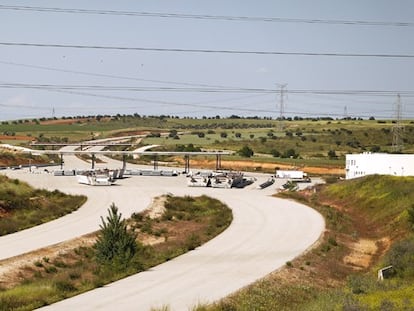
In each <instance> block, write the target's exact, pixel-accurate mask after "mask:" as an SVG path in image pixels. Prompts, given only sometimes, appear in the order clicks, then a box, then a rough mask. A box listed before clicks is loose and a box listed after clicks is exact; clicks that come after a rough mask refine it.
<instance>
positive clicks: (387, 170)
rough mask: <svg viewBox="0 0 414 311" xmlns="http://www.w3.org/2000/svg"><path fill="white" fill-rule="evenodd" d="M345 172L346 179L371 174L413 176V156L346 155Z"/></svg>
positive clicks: (366, 153)
mask: <svg viewBox="0 0 414 311" xmlns="http://www.w3.org/2000/svg"><path fill="white" fill-rule="evenodd" d="M345 171H346V179H352V178H358V177H362V176H365V175H373V174H379V175H393V176H414V154H388V153H370V152H364V153H360V154H347V155H346V167H345Z"/></svg>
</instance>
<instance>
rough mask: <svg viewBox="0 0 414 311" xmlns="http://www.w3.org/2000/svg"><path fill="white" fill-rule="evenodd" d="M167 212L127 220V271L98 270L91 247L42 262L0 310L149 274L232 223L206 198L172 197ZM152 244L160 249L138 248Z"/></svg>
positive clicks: (2, 299)
mask: <svg viewBox="0 0 414 311" xmlns="http://www.w3.org/2000/svg"><path fill="white" fill-rule="evenodd" d="M164 206H165V209H166V210H165V212H164V213H163V214H162V215H160V216H159V217H158V218H150V216H149V214H148V212H145V211H144V212H142V213H139V214H134V215H133V216H132V217H131V218H130V219H129V220H128V227H129V228H132V229H133V230H134V231H135V233H136V234H137V237H138V238H137V243H138V249H137V252H136V253H135V255H134V257H133V258H132V260H131V261H130V263H129V264H128V265H127V266H126V267H125V266H117V264H116V263H113V264H110V266H107V265H102V264H100V263H99V261H98V260H97V259H96V257H95V249H94V248H93V247H79V248H76V249H73V250H70V251H68V252H66V253H65V254H61V255H59V256H58V257H56V258H46V257H45V258H42V259H39V260H37V261H35V262H34V263H33V264H32V265H28V266H27V267H26V268H24V269H22V270H21V271H20V272H19V274H18V275H19V276H20V281H19V285H16V286H14V287H12V288H4V289H3V290H1V291H0V310H2V311H3V310H17V309H18V310H32V309H34V308H38V307H41V306H44V305H48V304H51V303H53V302H56V301H58V300H62V299H64V298H67V297H71V296H74V295H77V294H80V293H82V292H85V291H88V290H91V289H94V288H97V287H101V286H103V285H104V284H107V283H110V282H113V281H115V280H118V279H121V278H124V277H126V276H128V275H131V274H135V273H138V272H141V271H144V270H147V269H149V268H150V267H153V266H155V265H158V264H160V263H162V262H165V261H168V260H170V259H172V258H174V257H176V256H179V255H181V254H183V253H185V252H187V251H189V250H192V249H194V248H196V247H197V246H199V245H201V244H203V243H205V242H206V241H208V240H210V239H211V238H213V237H214V236H216V235H218V234H219V233H220V232H222V231H223V230H224V229H225V228H227V226H229V225H230V223H231V221H232V212H231V210H230V209H229V208H228V207H226V206H225V205H223V204H222V203H221V202H219V201H217V200H215V199H212V198H209V197H206V196H201V197H195V198H193V197H170V196H168V197H167V200H166V202H165V205H164ZM148 239H150V240H154V239H155V240H157V243H155V244H153V245H152V246H150V245H144V244H143V243H141V242H140V241H145V240H148Z"/></svg>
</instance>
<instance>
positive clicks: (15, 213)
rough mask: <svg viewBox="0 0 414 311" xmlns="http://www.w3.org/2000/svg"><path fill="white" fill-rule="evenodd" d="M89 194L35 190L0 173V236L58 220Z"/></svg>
mask: <svg viewBox="0 0 414 311" xmlns="http://www.w3.org/2000/svg"><path fill="white" fill-rule="evenodd" d="M85 201H86V197H84V196H73V195H67V194H64V193H62V192H60V191H58V190H55V191H52V192H50V191H46V190H42V189H33V188H32V187H30V186H29V185H28V184H27V183H25V182H21V181H19V180H18V179H9V178H8V177H6V176H2V175H0V210H1V211H2V216H1V217H0V236H1V235H5V234H9V233H13V232H16V231H20V230H23V229H27V228H30V227H33V226H36V225H39V224H42V223H45V222H48V221H50V220H53V219H56V218H58V217H61V216H63V215H66V214H68V213H70V212H72V211H74V210H76V209H78V208H79V207H80V206H81V205H82V204H83V203H85Z"/></svg>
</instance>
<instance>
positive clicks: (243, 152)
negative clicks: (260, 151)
mask: <svg viewBox="0 0 414 311" xmlns="http://www.w3.org/2000/svg"><path fill="white" fill-rule="evenodd" d="M237 153H238V154H239V155H240V156H242V157H246V158H250V157H251V156H253V154H254V152H253V149H251V148H250V147H249V146H246V145H245V146H243V147H242V148H241V149H240V150H239V151H237Z"/></svg>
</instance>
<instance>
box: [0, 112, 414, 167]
mask: <svg viewBox="0 0 414 311" xmlns="http://www.w3.org/2000/svg"><path fill="white" fill-rule="evenodd" d="M403 124H404V136H403V138H402V141H403V149H402V151H403V152H404V153H413V152H414V135H413V133H414V121H410V120H406V121H404V122H403ZM393 125H394V123H393V122H392V121H391V120H333V119H328V120H320V119H313V120H284V121H283V123H282V124H281V123H280V122H279V121H277V120H269V119H255V118H248V119H243V118H236V119H230V118H219V119H217V118H215V119H207V118H202V119H179V118H175V117H166V116H160V117H141V116H138V115H130V116H113V117H108V116H106V117H102V116H94V117H82V118H66V119H56V120H54V119H44V120H34V121H33V120H18V121H11V122H2V124H0V134H2V135H3V136H2V139H1V141H2V142H3V143H6V142H7V143H11V144H16V145H26V146H27V145H28V138H32V139H33V140H34V141H37V142H77V141H82V140H91V139H101V138H108V137H119V136H128V135H142V136H144V139H142V140H141V141H140V146H142V145H152V144H156V145H161V146H162V147H161V149H160V150H181V149H182V148H186V147H188V146H193V147H194V148H199V149H203V150H230V151H233V152H234V153H235V155H234V156H232V157H230V158H229V159H227V160H229V161H239V160H240V158H237V157H236V155H237V154H238V153H239V151H240V150H241V149H242V148H245V147H248V148H249V149H250V150H251V151H252V153H253V154H252V155H249V156H246V155H243V154H241V157H242V158H243V159H244V160H248V161H252V162H259V163H275V167H276V166H277V165H278V164H280V165H283V164H287V165H290V166H291V167H303V166H316V167H335V168H343V167H344V155H345V154H347V153H361V152H392V151H394V149H393V147H392V142H393V130H392V129H393ZM280 126H283V129H280ZM131 148H134V146H132V147H131ZM257 166H260V164H259V165H257ZM263 166H264V165H263Z"/></svg>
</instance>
